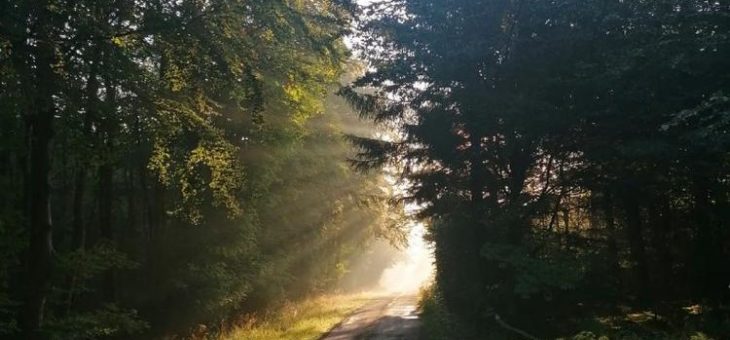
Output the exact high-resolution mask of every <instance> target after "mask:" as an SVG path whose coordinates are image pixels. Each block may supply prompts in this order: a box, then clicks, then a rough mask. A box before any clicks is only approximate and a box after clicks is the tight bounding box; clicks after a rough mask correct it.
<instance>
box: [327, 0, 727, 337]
mask: <svg viewBox="0 0 730 340" xmlns="http://www.w3.org/2000/svg"><path fill="white" fill-rule="evenodd" d="M361 13H362V14H361V19H362V20H360V22H359V23H358V34H359V36H358V42H359V44H357V46H356V51H357V53H358V54H359V55H361V56H362V57H363V58H365V59H366V60H367V62H368V66H369V68H368V71H367V72H366V74H365V75H363V76H362V77H361V78H359V79H358V80H357V81H355V82H354V83H353V84H352V85H350V86H347V87H345V88H344V89H343V90H341V91H340V93H341V94H342V95H343V96H344V97H345V98H346V99H347V100H348V101H350V102H351V103H352V105H353V107H354V108H355V109H356V110H358V111H359V113H360V114H361V115H362V116H363V117H366V118H369V119H371V120H372V121H373V122H375V123H379V124H381V125H384V126H388V127H391V128H394V129H395V130H396V132H395V133H394V135H395V136H396V138H393V139H391V140H388V141H382V140H379V139H376V138H360V139H355V142H356V143H357V145H358V146H359V148H360V151H359V152H358V155H357V157H356V159H355V165H356V166H357V167H358V168H360V169H368V168H373V167H374V168H377V167H379V166H381V165H383V164H401V165H403V166H401V167H400V168H399V169H400V170H401V173H400V176H402V178H404V179H406V181H407V182H409V183H411V184H412V185H411V187H410V188H409V190H407V192H406V193H404V194H403V195H402V199H403V200H405V201H409V202H413V203H418V204H420V205H421V206H423V207H424V209H423V210H422V211H421V215H422V217H424V218H427V219H428V221H430V222H431V225H430V227H429V228H430V232H431V235H430V239H431V240H433V242H434V244H435V250H436V264H437V281H438V283H439V289H440V291H441V293H442V294H443V301H444V305H445V306H447V308H448V309H449V310H450V311H451V312H453V313H454V314H455V315H458V316H459V317H460V318H462V319H464V320H467V322H468V324H470V325H473V326H474V327H475V328H478V329H480V330H481V332H482V334H481V335H482V336H483V337H486V336H487V335H488V334H490V332H491V331H492V330H493V329H496V328H498V327H500V323H499V322H494V320H492V316H494V315H499V316H500V318H501V320H502V321H504V322H505V323H507V324H509V325H510V327H513V328H516V329H521V330H525V331H526V333H529V334H537V335H539V336H540V337H555V336H560V335H562V334H576V333H577V332H578V331H580V330H581V329H580V328H579V326H578V325H576V324H575V321H576V320H577V319H580V317H579V316H582V315H586V314H588V315H606V314H609V315H610V314H611V313H616V312H615V309H617V308H620V307H621V306H623V305H629V306H632V307H635V308H645V307H646V306H654V307H655V308H656V309H658V310H659V311H658V313H659V314H661V316H663V317H666V318H668V319H671V321H667V323H666V324H664V325H662V326H661V327H660V328H662V327H663V328H677V327H678V326H677V325H680V324H683V323H685V322H687V320H685V319H684V318H683V317H682V312H681V310H680V309H679V303H678V302H677V301H691V302H693V303H699V304H707V305H712V306H714V307H715V308H716V309H715V311H716V313H708V315H707V317H708V320H706V321H705V322H704V323H703V326H702V328H699V329H700V330H703V331H704V330H708V331H709V330H710V329H711V328H713V330H712V332H714V333H710V334H709V335H710V336H717V337H723V336H727V334H728V333H727V330H726V329H724V330H720V329H715V328H714V327H711V325H713V324H715V323H717V322H721V320H724V319H725V318H726V317H727V313H726V312H720V310H722V308H721V307H720V306H721V305H724V304H727V299H728V297H729V296H730V295H728V294H727V287H726V285H727V281H728V278H730V276H729V275H730V272H729V271H728V270H727V269H726V268H727V266H726V265H725V264H724V263H723V262H722V259H724V258H727V256H728V252H727V251H728V249H729V248H728V240H730V238H729V237H728V236H729V235H730V234H729V232H730V228H728V224H727V221H728V219H727V211H728V207H729V206H730V205H729V204H730V196H728V192H730V190H729V189H730V188H729V187H728V183H729V182H728V178H727V173H728V169H729V168H728V165H729V163H728V159H729V158H728V150H730V149H729V148H728V147H727V138H726V137H727V133H726V132H727V131H726V130H727V128H726V125H727V124H726V123H727V119H726V118H727V101H726V98H725V97H726V93H727V88H728V86H730V83H729V82H728V80H729V79H728V77H727V74H725V73H723V72H717V70H723V69H727V68H728V66H729V65H728V60H730V58H728V51H730V49H729V48H728V47H730V44H729V43H730V40H729V39H728V32H730V26H728V21H727V20H726V19H727V16H728V8H727V6H726V5H724V4H720V3H708V2H704V1H693V0H686V1H685V0H676V1H675V0H668V1H651V2H644V1H619V2H605V1H567V2H565V1H563V2H545V1H530V0H524V1H523V0H518V1H508V0H505V1H478V0H468V1H467V0H456V1H429V0H386V1H379V2H374V3H372V4H370V5H368V6H365V7H364V8H363V9H362V12H361ZM710 314H711V315H712V316H710ZM709 319H713V320H716V321H710V320H709ZM679 328H681V327H679ZM513 333H515V334H513V335H516V332H513ZM670 333H671V332H670Z"/></svg>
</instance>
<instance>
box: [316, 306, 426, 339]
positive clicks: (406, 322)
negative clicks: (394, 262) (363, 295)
mask: <svg viewBox="0 0 730 340" xmlns="http://www.w3.org/2000/svg"><path fill="white" fill-rule="evenodd" d="M417 302H418V297H416V296H415V295H395V296H385V297H378V298H374V299H373V301H371V302H369V303H367V304H366V305H365V306H363V307H362V308H360V309H358V310H357V311H356V312H354V313H353V314H351V315H350V316H349V317H347V318H346V319H345V320H343V321H342V322H341V323H340V324H339V325H338V326H336V327H335V328H334V329H332V330H331V331H330V332H329V333H327V334H326V335H325V336H324V337H323V338H322V340H418V339H419V338H420V337H419V330H420V322H419V320H418V313H417V310H416V309H417Z"/></svg>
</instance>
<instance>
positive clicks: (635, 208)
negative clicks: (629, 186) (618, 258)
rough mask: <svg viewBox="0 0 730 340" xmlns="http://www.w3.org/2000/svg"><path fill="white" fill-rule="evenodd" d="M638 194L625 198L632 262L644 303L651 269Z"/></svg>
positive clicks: (630, 193)
mask: <svg viewBox="0 0 730 340" xmlns="http://www.w3.org/2000/svg"><path fill="white" fill-rule="evenodd" d="M637 196H638V194H637V193H636V192H628V194H627V195H626V197H624V200H623V201H624V204H625V207H624V209H625V211H626V227H627V232H628V237H629V248H630V251H631V260H632V262H633V263H634V277H635V279H636V284H637V288H638V293H639V296H638V297H639V299H640V300H642V301H644V300H645V299H646V297H647V296H648V292H649V289H648V288H649V274H648V270H649V267H648V266H647V262H646V261H647V259H646V250H645V244H644V237H643V234H642V223H641V210H640V209H641V208H640V207H639V202H638V200H637V199H636V197H637Z"/></svg>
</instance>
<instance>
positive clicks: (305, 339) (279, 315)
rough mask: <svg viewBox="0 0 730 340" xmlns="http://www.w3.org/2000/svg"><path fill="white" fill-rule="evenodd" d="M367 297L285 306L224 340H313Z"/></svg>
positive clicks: (319, 299) (331, 298) (251, 319)
mask: <svg viewBox="0 0 730 340" xmlns="http://www.w3.org/2000/svg"><path fill="white" fill-rule="evenodd" d="M372 297H373V296H372V295H370V294H364V293H363V294H351V295H330V296H322V297H317V298H311V299H308V300H304V301H301V302H297V303H288V304H286V305H285V306H283V307H282V308H280V309H278V310H276V311H273V312H271V313H268V314H267V315H264V316H259V317H256V316H249V317H248V318H247V319H246V321H245V322H244V323H243V325H240V326H238V327H236V328H235V329H233V330H232V331H231V332H229V333H228V334H226V335H224V336H223V337H222V339H224V340H271V339H282V340H316V339H319V338H320V337H321V336H322V335H323V334H325V333H326V332H328V331H329V330H330V329H332V328H333V327H334V326H335V325H337V324H338V323H339V322H341V321H342V320H343V319H344V318H346V317H347V316H348V315H349V314H351V313H352V312H354V311H355V310H357V309H358V308H360V307H362V306H363V305H365V303H367V302H368V301H370V300H371V299H372Z"/></svg>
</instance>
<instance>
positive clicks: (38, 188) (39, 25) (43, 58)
mask: <svg viewBox="0 0 730 340" xmlns="http://www.w3.org/2000/svg"><path fill="white" fill-rule="evenodd" d="M34 5H35V6H33V7H32V8H31V10H30V16H31V17H34V18H35V19H36V21H35V23H34V26H35V27H34V29H35V31H36V32H37V36H38V45H37V46H36V48H35V51H36V53H35V61H36V62H35V70H34V71H35V91H34V92H35V93H34V97H33V104H32V105H33V111H32V112H29V117H28V130H27V134H28V143H29V150H30V157H29V160H28V166H29V169H28V174H29V176H28V182H29V183H28V186H27V190H28V193H27V195H26V197H27V199H28V222H29V234H30V244H29V246H28V260H27V261H28V262H27V266H28V267H27V278H26V280H27V281H26V301H25V305H24V309H25V310H24V313H23V314H24V315H23V317H22V328H23V332H24V333H25V338H26V339H42V338H43V335H42V333H41V332H40V328H41V325H42V323H43V311H44V305H45V303H46V296H47V294H48V291H49V289H50V278H51V270H52V255H53V224H52V219H51V200H50V185H49V179H48V177H49V174H50V155H49V147H50V142H51V138H52V136H53V117H54V115H55V107H54V103H53V94H54V84H55V77H54V73H53V70H52V69H51V67H52V65H53V64H54V63H55V62H54V48H53V46H52V45H51V41H52V37H51V23H50V19H51V18H50V13H49V11H48V9H47V2H46V1H38V2H36V3H35V4H34ZM26 86H32V85H30V84H28V85H26Z"/></svg>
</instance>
